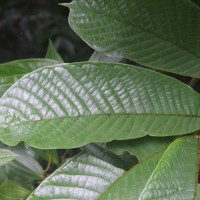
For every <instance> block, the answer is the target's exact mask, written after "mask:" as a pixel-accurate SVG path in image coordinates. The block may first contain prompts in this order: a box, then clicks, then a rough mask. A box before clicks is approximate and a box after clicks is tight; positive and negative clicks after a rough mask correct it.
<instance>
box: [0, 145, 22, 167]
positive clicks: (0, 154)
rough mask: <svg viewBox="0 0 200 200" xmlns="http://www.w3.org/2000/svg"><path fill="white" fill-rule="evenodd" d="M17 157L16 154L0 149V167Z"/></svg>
mask: <svg viewBox="0 0 200 200" xmlns="http://www.w3.org/2000/svg"><path fill="white" fill-rule="evenodd" d="M18 156H19V155H17V154H16V153H14V152H12V151H10V150H8V149H0V166H2V165H5V164H7V163H9V162H11V161H12V160H14V159H15V158H17V157H18Z"/></svg>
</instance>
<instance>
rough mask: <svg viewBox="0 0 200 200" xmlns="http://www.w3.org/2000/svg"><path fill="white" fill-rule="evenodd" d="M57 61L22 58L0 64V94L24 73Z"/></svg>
mask: <svg viewBox="0 0 200 200" xmlns="http://www.w3.org/2000/svg"><path fill="white" fill-rule="evenodd" d="M58 63H60V62H58V61H56V60H50V59H24V60H17V61H12V62H8V63H3V64H0V96H2V95H3V94H4V92H5V91H6V90H7V89H8V88H9V87H10V86H11V85H12V84H13V83H14V82H16V81H17V80H18V79H20V78H21V77H22V76H24V75H25V74H27V73H30V72H32V71H34V70H36V69H39V68H42V67H46V66H49V65H55V64H58Z"/></svg>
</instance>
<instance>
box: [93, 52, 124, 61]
mask: <svg viewBox="0 0 200 200" xmlns="http://www.w3.org/2000/svg"><path fill="white" fill-rule="evenodd" d="M89 61H100V62H120V61H122V58H114V57H109V56H106V55H105V54H103V53H101V52H98V51H94V53H93V54H92V56H91V57H90V59H89Z"/></svg>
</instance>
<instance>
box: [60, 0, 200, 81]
mask: <svg viewBox="0 0 200 200" xmlns="http://www.w3.org/2000/svg"><path fill="white" fill-rule="evenodd" d="M63 5H66V6H69V7H70V15H69V23H70V25H71V27H72V29H73V30H74V31H75V32H76V33H77V34H78V35H79V36H80V37H81V38H82V39H83V40H84V41H86V42H87V43H88V44H89V45H90V46H92V47H93V48H94V49H96V50H97V51H101V52H104V53H106V54H108V55H111V56H114V57H118V56H121V57H125V58H128V59H131V60H134V61H136V62H138V63H141V64H144V65H147V66H150V67H153V68H157V69H161V70H165V71H168V72H173V73H177V74H182V75H186V76H193V77H200V64H199V63H200V9H199V7H198V6H196V5H195V4H194V3H193V2H192V1H187V0H168V1H165V0H155V1H148V0H118V1H106V0H96V1H93V0H87V1H84V0H73V1H72V3H70V4H63Z"/></svg>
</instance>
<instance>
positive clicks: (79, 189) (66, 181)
mask: <svg viewBox="0 0 200 200" xmlns="http://www.w3.org/2000/svg"><path fill="white" fill-rule="evenodd" d="M123 172H124V171H123V170H121V169H118V168H116V167H113V166H112V165H110V164H108V163H106V162H104V161H101V160H99V159H97V158H95V157H93V156H89V155H87V154H85V155H81V156H78V157H76V158H73V159H71V160H70V161H68V162H66V163H65V164H64V165H63V166H61V167H60V168H59V169H58V170H56V172H54V173H53V174H52V175H51V176H50V177H48V178H47V179H46V180H45V181H44V182H43V183H42V184H41V185H40V186H39V187H38V188H37V189H36V191H35V192H33V194H32V195H30V197H29V198H28V199H27V200H37V199H38V200H39V199H40V200H46V199H81V200H88V199H90V200H93V199H97V197H98V196H99V194H100V193H102V192H104V191H105V190H106V189H107V188H108V187H109V186H110V185H111V184H112V183H113V182H114V181H115V180H116V179H117V178H118V177H119V176H121V175H122V174H123Z"/></svg>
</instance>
